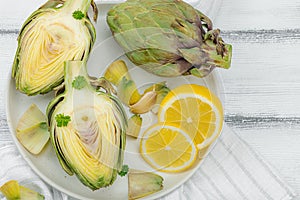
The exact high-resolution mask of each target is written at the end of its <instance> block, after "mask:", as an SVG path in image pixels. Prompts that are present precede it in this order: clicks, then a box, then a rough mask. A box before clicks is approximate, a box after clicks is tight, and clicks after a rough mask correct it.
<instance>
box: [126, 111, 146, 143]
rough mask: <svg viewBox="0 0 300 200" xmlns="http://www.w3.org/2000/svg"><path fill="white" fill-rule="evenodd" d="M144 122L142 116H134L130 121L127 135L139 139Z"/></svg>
mask: <svg viewBox="0 0 300 200" xmlns="http://www.w3.org/2000/svg"><path fill="white" fill-rule="evenodd" d="M142 122H143V119H142V118H141V116H140V115H133V116H132V117H131V118H130V119H129V120H128V125H127V130H126V134H127V135H130V136H132V137H134V138H138V136H139V133H140V131H141V127H142Z"/></svg>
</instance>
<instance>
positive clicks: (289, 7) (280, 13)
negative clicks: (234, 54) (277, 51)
mask: <svg viewBox="0 0 300 200" xmlns="http://www.w3.org/2000/svg"><path fill="white" fill-rule="evenodd" d="M299 22H300V0H289V1H286V0H276V1H273V0H263V1H261V0H251V1H249V0H244V1H241V0H223V5H222V8H221V9H220V11H219V14H218V17H217V19H216V20H215V25H216V27H219V28H221V29H223V30H259V29H280V30H283V29H297V28H300V23H299Z"/></svg>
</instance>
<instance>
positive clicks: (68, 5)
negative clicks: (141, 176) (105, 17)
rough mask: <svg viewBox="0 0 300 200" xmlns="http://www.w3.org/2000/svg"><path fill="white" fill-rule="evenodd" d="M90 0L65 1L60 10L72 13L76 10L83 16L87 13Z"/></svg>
mask: <svg viewBox="0 0 300 200" xmlns="http://www.w3.org/2000/svg"><path fill="white" fill-rule="evenodd" d="M91 3H92V0H66V2H65V3H64V6H63V8H62V9H64V10H65V11H66V12H70V11H71V12H72V13H73V12H74V11H76V10H80V11H81V12H83V13H84V14H86V13H87V11H88V9H89V7H90V5H91Z"/></svg>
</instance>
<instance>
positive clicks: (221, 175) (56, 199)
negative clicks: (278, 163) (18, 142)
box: [0, 124, 296, 200]
mask: <svg viewBox="0 0 300 200" xmlns="http://www.w3.org/2000/svg"><path fill="white" fill-rule="evenodd" d="M11 179H15V180H18V181H19V182H20V184H22V185H24V186H27V187H29V188H31V189H34V190H36V191H38V192H40V193H42V194H43V195H45V198H46V200H71V199H73V198H71V197H68V196H67V195H65V194H63V193H61V192H59V191H57V190H55V189H53V188H52V187H50V186H48V185H47V184H45V183H44V182H43V181H42V180H41V179H39V177H38V176H37V175H36V174H35V173H34V172H33V171H32V170H31V169H30V167H29V166H28V165H27V164H26V162H25V161H24V160H23V158H22V157H21V155H20V154H19V153H18V151H17V149H16V147H15V146H14V145H13V144H12V143H10V144H7V145H5V146H1V147H0V185H2V184H4V183H5V182H6V181H8V180H11ZM295 196H296V194H295V192H294V191H293V190H292V189H291V188H290V187H289V186H288V185H287V184H286V183H284V181H283V180H282V179H281V178H280V177H279V176H278V174H277V173H276V172H275V171H274V169H272V167H271V166H270V165H269V164H268V163H267V162H266V161H265V160H264V159H263V158H262V157H261V156H260V155H259V154H258V153H256V152H255V151H254V150H253V149H251V148H250V146H248V145H247V144H246V143H245V142H244V141H243V140H242V139H240V138H239V137H238V136H237V135H236V134H235V133H234V132H233V131H232V130H231V129H230V128H229V127H228V126H227V125H226V124H225V126H224V129H223V132H222V135H221V137H220V138H219V139H218V141H217V143H216V145H215V146H214V148H213V149H212V151H211V152H210V154H209V155H208V156H207V157H206V158H205V159H204V160H203V163H202V165H201V166H200V168H199V170H197V171H196V173H195V174H194V175H193V176H192V178H191V179H190V180H188V181H187V182H186V183H185V184H184V185H182V186H181V187H179V188H178V189H176V190H175V191H174V192H172V193H170V194H168V195H167V196H165V197H163V198H161V200H199V199H201V200H219V199H220V200H225V199H228V200H247V199H249V200H264V199H267V200H289V199H293V197H295ZM1 197H2V196H0V198H1ZM4 199H5V198H4V197H2V198H1V200H4Z"/></svg>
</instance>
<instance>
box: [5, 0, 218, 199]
mask: <svg viewBox="0 0 300 200" xmlns="http://www.w3.org/2000/svg"><path fill="white" fill-rule="evenodd" d="M110 6H111V5H109V4H106V5H100V6H99V8H100V13H102V15H100V16H99V20H98V22H97V24H96V29H97V42H96V44H95V46H94V49H93V52H92V53H91V56H90V59H89V62H88V71H89V74H90V75H92V76H96V77H99V76H101V74H102V73H103V72H104V70H105V69H106V67H107V66H108V65H109V64H110V63H111V62H112V61H114V60H116V59H119V58H121V59H124V60H125V61H126V62H127V64H128V65H129V68H130V73H131V75H132V77H133V78H134V80H135V81H136V83H137V85H138V86H140V88H141V89H142V88H144V87H146V86H149V85H150V84H152V83H156V82H161V81H166V82H167V85H168V86H169V87H170V88H174V87H176V86H178V85H181V84H184V83H196V84H200V85H204V86H206V87H208V88H209V89H211V90H212V91H213V92H214V93H215V94H216V95H217V96H219V97H220V98H221V100H222V99H223V85H222V80H221V78H220V76H219V75H218V72H217V70H215V71H214V72H213V73H211V74H210V75H209V76H208V77H206V78H204V79H199V78H195V77H178V78H161V77H157V76H154V75H152V74H149V73H147V72H145V71H143V70H142V69H140V68H137V67H134V65H132V64H131V63H130V62H129V61H128V60H127V59H126V57H125V56H124V55H123V54H124V53H123V51H122V50H121V49H120V47H119V46H118V45H117V44H116V42H115V41H114V39H113V38H112V37H111V34H110V31H109V29H108V27H107V25H106V23H105V13H106V11H107V9H108V8H109V7H110ZM7 91H8V93H7V121H8V124H9V127H10V130H11V133H12V136H13V139H14V141H15V143H16V146H17V147H18V149H19V151H20V153H21V154H22V156H23V157H24V159H25V160H26V161H27V162H28V164H29V165H30V167H31V168H32V169H33V170H34V171H35V172H36V173H37V174H38V175H39V176H40V177H41V178H42V179H43V180H44V181H46V182H47V183H48V184H50V185H51V186H53V187H55V188H56V189H58V190H60V191H62V192H64V193H66V194H68V195H70V196H73V197H75V198H78V199H82V200H83V199H114V200H118V199H120V200H124V199H127V195H128V194H127V185H128V184H127V177H122V178H121V177H118V179H117V180H116V181H115V183H114V184H113V185H112V186H111V187H108V188H104V189H99V190H97V191H91V190H90V189H89V188H87V187H85V186H84V185H83V184H81V183H80V182H79V180H78V179H77V178H76V177H75V176H68V175H67V174H66V173H65V172H64V171H63V169H62V168H61V166H60V164H59V162H58V160H57V157H56V155H55V152H54V151H53V149H52V146H51V144H50V143H48V144H47V146H46V148H45V149H44V150H43V151H42V153H41V154H39V155H37V156H35V155H32V154H30V153H28V152H27V151H26V150H25V149H24V148H23V146H22V145H21V144H20V143H19V142H18V140H17V139H16V136H15V134H16V133H15V130H16V125H17V123H18V119H19V118H20V116H21V115H22V114H23V113H24V112H25V110H26V109H27V108H28V107H29V106H30V105H31V104H32V103H35V104H37V105H38V106H39V108H40V109H41V110H42V111H44V112H45V110H46V107H47V105H48V103H49V101H50V99H52V98H53V93H49V94H47V95H39V96H34V97H28V96H26V95H24V94H21V93H20V92H18V91H16V89H15V83H14V80H12V79H11V78H10V77H9V83H8V89H7ZM143 119H144V120H143V121H144V124H143V127H142V128H143V130H144V129H145V128H147V127H148V126H150V125H151V124H153V123H154V122H155V121H156V117H155V115H153V114H151V113H148V114H145V115H144V116H143ZM138 147H139V142H138V141H137V140H134V139H131V138H127V146H126V153H125V160H124V164H128V165H129V167H130V168H133V169H140V170H146V171H153V169H152V168H151V167H150V166H149V165H148V164H147V163H146V162H145V161H144V160H143V159H142V158H141V156H140V155H139V152H138V149H139V148H138ZM200 164H201V162H198V163H197V165H196V166H195V167H194V168H192V169H190V170H188V171H186V172H183V173H176V174H167V173H160V172H156V173H158V174H160V175H161V176H163V178H164V189H163V190H162V191H160V192H158V193H155V194H153V195H151V196H148V197H146V198H144V199H155V198H159V197H161V196H163V195H166V194H167V193H169V192H171V191H172V190H174V189H175V188H177V187H179V186H180V185H181V184H183V183H184V182H185V181H186V180H188V179H189V178H190V177H191V176H192V175H193V173H194V172H195V170H197V168H198V167H199V166H200Z"/></svg>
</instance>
